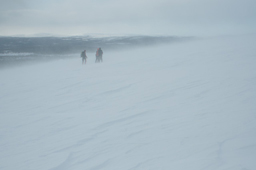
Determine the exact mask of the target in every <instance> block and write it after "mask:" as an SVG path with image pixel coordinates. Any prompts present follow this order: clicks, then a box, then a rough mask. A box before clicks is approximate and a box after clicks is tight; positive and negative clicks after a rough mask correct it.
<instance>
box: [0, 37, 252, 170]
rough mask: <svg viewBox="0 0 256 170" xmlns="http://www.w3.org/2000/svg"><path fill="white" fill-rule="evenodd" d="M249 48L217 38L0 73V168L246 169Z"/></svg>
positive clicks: (243, 41) (239, 40) (245, 41)
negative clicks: (85, 60) (97, 62)
mask: <svg viewBox="0 0 256 170" xmlns="http://www.w3.org/2000/svg"><path fill="white" fill-rule="evenodd" d="M255 43H256V39H255V36H236V37H216V38H208V39H202V40H198V41H191V42H187V43H185V42H183V43H177V44H170V45H165V46H155V47H151V48H142V49H136V50H130V51H118V52H111V53H104V55H103V61H104V62H103V63H99V64H95V63H94V60H95V57H94V54H90V53H89V54H87V55H88V57H89V58H88V62H87V64H86V65H82V64H81V59H80V57H79V54H78V55H77V57H76V58H72V59H65V60H56V61H51V62H47V63H39V64H34V65H27V66H22V67H16V68H12V69H4V70H0V80H1V81H0V87H1V92H0V108H1V109H0V169H3V170H17V169H19V170H35V169H37V170H82V169H83V170H85V169H86V170H99V169H104V170H137V169H138V170H141V169H145V170H149V169H152V170H159V169H163V170H170V169H173V170H211V169H212V170H253V169H255V168H256V163H255V158H256V136H255V133H256V114H255V113H256V106H255V103H256V90H255V85H256V70H255V63H256V49H255V47H254V46H255ZM103 51H104V49H103Z"/></svg>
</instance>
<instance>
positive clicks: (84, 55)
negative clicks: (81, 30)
mask: <svg viewBox="0 0 256 170" xmlns="http://www.w3.org/2000/svg"><path fill="white" fill-rule="evenodd" d="M81 57H82V64H86V60H87V56H86V50H84V51H82V52H81Z"/></svg>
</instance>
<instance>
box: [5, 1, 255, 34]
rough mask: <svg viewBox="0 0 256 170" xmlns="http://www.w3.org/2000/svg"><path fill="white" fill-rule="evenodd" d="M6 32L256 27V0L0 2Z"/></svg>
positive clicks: (207, 31)
mask: <svg viewBox="0 0 256 170" xmlns="http://www.w3.org/2000/svg"><path fill="white" fill-rule="evenodd" d="M0 2H1V6H0V35H31V34H41V33H49V34H54V35H55V34H56V35H67V36H68V35H86V34H95V33H99V34H121V35H122V34H126V35H127V34H144V35H179V36H180V35H192V36H193V35H219V34H222V35H223V34H244V33H255V31H256V0H0Z"/></svg>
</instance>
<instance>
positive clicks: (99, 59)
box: [95, 48, 103, 63]
mask: <svg viewBox="0 0 256 170" xmlns="http://www.w3.org/2000/svg"><path fill="white" fill-rule="evenodd" d="M102 55H103V51H102V49H101V48H98V49H97V51H96V60H95V63H98V62H103V59H102Z"/></svg>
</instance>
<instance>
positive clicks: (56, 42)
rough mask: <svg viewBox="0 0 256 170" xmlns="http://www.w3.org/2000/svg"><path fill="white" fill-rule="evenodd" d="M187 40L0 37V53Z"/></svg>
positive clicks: (58, 51)
mask: <svg viewBox="0 0 256 170" xmlns="http://www.w3.org/2000/svg"><path fill="white" fill-rule="evenodd" d="M184 39H187V38H181V37H172V36H166V37H164V36H159V37H153V36H130V37H128V36H127V37H105V38H92V37H0V53H2V54H3V53H34V54H68V53H78V52H80V51H82V50H84V49H86V50H87V51H88V52H94V51H95V50H96V49H97V48H98V47H102V48H103V49H104V50H112V49H113V50H116V49H124V48H130V47H136V46H149V45H154V44H158V43H170V42H177V41H182V40H184Z"/></svg>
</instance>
